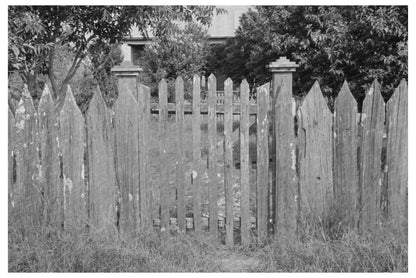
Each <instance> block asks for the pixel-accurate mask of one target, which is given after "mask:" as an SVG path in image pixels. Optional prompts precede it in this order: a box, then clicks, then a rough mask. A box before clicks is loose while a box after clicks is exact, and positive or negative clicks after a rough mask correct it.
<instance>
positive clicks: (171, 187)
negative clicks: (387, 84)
mask: <svg viewBox="0 0 416 278" xmlns="http://www.w3.org/2000/svg"><path fill="white" fill-rule="evenodd" d="M204 80H205V78H203V79H202V80H201V78H200V77H199V76H195V77H194V78H193V89H192V103H186V102H185V100H184V84H183V80H182V78H180V77H179V78H178V79H177V80H176V82H175V95H176V97H175V99H176V103H168V90H167V83H166V81H165V80H162V81H161V82H160V83H159V86H158V93H159V97H158V103H151V102H150V99H151V98H150V88H148V87H146V86H144V85H142V84H137V87H136V90H137V92H132V91H130V89H129V88H128V87H123V88H120V92H119V96H118V99H117V101H116V103H115V105H114V107H112V108H108V107H106V105H105V103H104V100H103V98H102V95H101V92H100V91H99V89H97V90H96V91H95V92H94V96H93V98H92V100H91V102H90V105H89V109H88V111H87V112H86V115H85V116H84V115H82V114H81V112H80V110H79V108H78V107H77V105H76V103H75V100H74V97H73V94H72V91H71V89H70V88H69V87H68V89H67V91H66V97H65V101H64V104H63V106H62V108H60V110H58V109H59V108H57V107H56V106H55V105H54V103H53V100H52V97H51V93H50V92H49V89H48V87H45V90H44V92H43V95H42V97H41V100H40V103H39V107H38V108H37V109H36V108H35V107H34V105H33V101H32V98H31V96H30V94H29V91H28V89H27V87H25V89H24V93H23V95H22V99H21V100H20V102H19V105H18V106H17V108H16V111H11V110H10V109H9V126H8V132H9V149H8V163H9V165H8V173H9V185H8V191H9V192H8V193H9V194H8V196H9V223H14V224H19V225H21V226H22V227H30V226H45V227H46V226H47V227H54V228H56V229H65V230H71V231H72V230H74V231H89V232H90V233H105V234H107V235H109V236H122V237H131V236H134V234H135V233H137V232H140V231H141V230H143V229H159V230H161V231H168V230H171V231H172V230H176V229H177V230H179V231H187V230H194V231H196V232H201V231H208V232H209V233H210V234H211V235H212V236H213V237H216V238H219V239H224V242H225V243H226V244H227V245H233V244H235V243H236V242H240V241H241V243H242V244H249V243H250V242H251V240H253V239H252V237H253V236H254V237H256V238H257V240H259V241H263V240H265V239H266V238H267V237H269V236H270V235H271V234H272V233H273V234H274V235H275V238H276V239H278V238H279V234H285V233H290V232H301V231H302V229H305V228H307V226H308V225H318V224H319V225H322V224H325V223H326V221H330V219H333V218H331V217H333V216H334V214H336V215H337V216H338V217H340V218H339V223H337V225H341V226H342V227H344V228H346V229H357V228H358V229H361V230H371V229H373V228H374V227H377V226H379V225H380V224H382V223H388V222H391V223H393V224H394V225H395V226H397V227H406V226H407V124H408V123H407V121H408V116H407V83H406V81H404V80H403V81H402V82H401V83H400V85H399V86H398V87H397V89H396V90H395V92H394V94H393V96H392V97H391V98H390V100H389V101H388V102H387V105H386V104H385V103H384V101H383V99H382V97H381V93H380V85H379V84H378V83H377V81H375V82H374V83H373V85H372V86H371V88H370V89H369V91H368V92H367V94H366V97H365V100H364V104H363V110H362V113H360V114H359V113H358V112H357V103H356V101H355V99H354V97H353V96H352V94H351V92H350V90H349V88H348V84H347V83H344V85H343V87H342V88H341V91H340V93H339V94H338V96H337V98H336V99H335V103H334V112H331V111H330V110H329V109H328V106H327V103H326V101H325V98H324V97H323V95H322V92H321V90H320V86H319V84H318V83H317V82H316V83H315V84H314V85H313V86H312V88H311V90H310V92H309V93H308V94H307V96H306V97H305V99H303V101H302V102H301V103H299V104H298V105H296V101H295V100H294V98H293V97H292V88H291V83H287V82H283V83H282V84H281V86H280V87H279V88H278V89H277V90H276V91H273V90H272V88H271V87H272V86H271V84H270V83H267V84H264V85H262V86H260V87H258V88H256V102H255V103H254V102H253V101H252V98H250V88H249V84H248V83H247V81H246V80H243V82H242V83H241V84H238V85H239V86H238V87H239V89H238V90H237V93H238V96H236V91H233V87H235V85H236V84H233V82H232V80H231V79H227V80H226V81H225V84H224V88H225V89H224V92H223V93H221V94H220V95H218V94H217V91H216V88H217V84H216V83H217V81H216V78H215V76H214V75H211V76H209V78H208V79H207V82H206V84H207V86H206V87H205V85H204V84H205V83H204ZM203 90H206V91H207V100H206V102H203V98H202V94H203ZM219 96H220V97H219ZM219 98H221V99H222V100H221V101H218V99H219ZM296 107H299V108H298V109H296ZM170 113H175V117H171V116H169V114H170ZM220 114H221V116H220ZM235 114H238V115H239V118H238V119H235V118H234V117H233V115H235ZM219 117H223V120H222V121H219ZM382 153H383V155H382ZM254 164H255V165H254Z"/></svg>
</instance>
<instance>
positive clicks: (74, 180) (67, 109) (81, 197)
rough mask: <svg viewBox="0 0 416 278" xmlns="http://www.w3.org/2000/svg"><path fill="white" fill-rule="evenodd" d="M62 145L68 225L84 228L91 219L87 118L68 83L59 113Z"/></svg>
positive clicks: (69, 227)
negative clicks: (86, 173) (86, 178)
mask: <svg viewBox="0 0 416 278" xmlns="http://www.w3.org/2000/svg"><path fill="white" fill-rule="evenodd" d="M59 124H60V130H59V149H60V151H61V153H62V178H63V209H64V228H65V229H68V230H83V229H84V228H85V227H86V224H87V221H88V215H87V201H88V196H87V187H86V184H85V181H84V145H85V126H84V118H83V116H82V114H81V111H80V110H79V108H78V106H77V104H76V103H75V99H74V96H73V95H72V90H71V87H69V86H68V87H67V90H66V96H65V100H64V104H63V107H62V110H61V111H60V114H59Z"/></svg>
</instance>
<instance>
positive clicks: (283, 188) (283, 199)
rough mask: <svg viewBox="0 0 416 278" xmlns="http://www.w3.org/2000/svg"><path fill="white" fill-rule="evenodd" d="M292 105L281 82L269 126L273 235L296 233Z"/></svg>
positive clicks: (284, 84)
mask: <svg viewBox="0 0 416 278" xmlns="http://www.w3.org/2000/svg"><path fill="white" fill-rule="evenodd" d="M295 108H296V107H295V102H294V100H293V98H292V88H289V87H288V85H287V84H286V83H283V84H282V86H281V87H280V90H279V92H278V94H277V99H276V107H275V111H276V112H275V115H274V119H273V123H274V125H275V132H276V140H275V144H276V184H275V187H276V190H275V192H276V212H275V213H276V219H275V222H274V223H275V227H274V230H275V235H276V237H278V235H279V234H285V233H291V232H294V231H295V230H296V217H297V202H298V196H297V194H298V190H297V187H298V177H297V174H296V139H295V127H294V117H295V115H296V114H295V113H296V110H295Z"/></svg>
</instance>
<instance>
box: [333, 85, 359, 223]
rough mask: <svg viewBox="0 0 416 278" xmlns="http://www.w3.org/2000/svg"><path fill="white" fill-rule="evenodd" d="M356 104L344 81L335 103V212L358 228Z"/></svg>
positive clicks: (345, 221) (344, 220) (343, 220)
mask: <svg viewBox="0 0 416 278" xmlns="http://www.w3.org/2000/svg"><path fill="white" fill-rule="evenodd" d="M356 118H357V102H356V100H355V99H354V97H353V96H352V94H351V92H350V89H349V87H348V84H347V82H344V84H343V86H342V88H341V91H340V93H339V94H338V96H337V98H336V99H335V104H334V139H333V140H334V141H333V142H334V200H335V204H336V210H337V211H336V213H337V215H338V216H340V217H341V218H342V223H346V225H347V226H348V227H349V228H351V229H352V228H354V227H356V222H357V216H358V215H357V209H358V200H359V195H358V168H357V147H358V145H357V140H358V127H357V120H356Z"/></svg>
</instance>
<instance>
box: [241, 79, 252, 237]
mask: <svg viewBox="0 0 416 278" xmlns="http://www.w3.org/2000/svg"><path fill="white" fill-rule="evenodd" d="M240 91H241V96H240V105H241V118H240V184H241V205H240V208H241V243H242V244H243V245H248V244H249V243H250V183H249V181H250V165H249V142H250V135H249V126H250V125H249V117H250V115H249V113H248V107H249V101H250V100H249V92H250V88H249V85H248V83H247V80H245V79H244V80H243V81H242V82H241V85H240Z"/></svg>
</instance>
